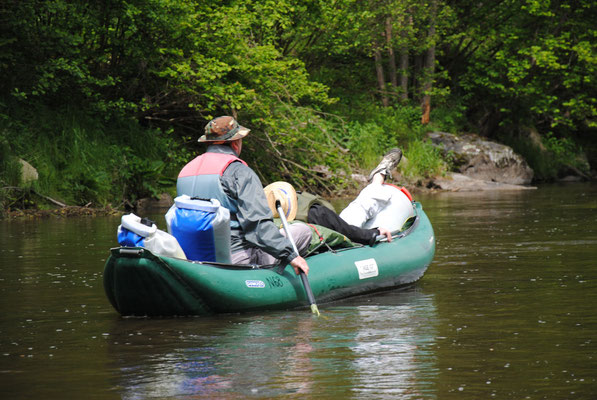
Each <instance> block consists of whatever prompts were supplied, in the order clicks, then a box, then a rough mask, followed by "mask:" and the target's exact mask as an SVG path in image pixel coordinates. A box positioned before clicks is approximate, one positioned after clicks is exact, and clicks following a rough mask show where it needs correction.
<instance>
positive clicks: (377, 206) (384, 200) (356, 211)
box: [340, 183, 392, 228]
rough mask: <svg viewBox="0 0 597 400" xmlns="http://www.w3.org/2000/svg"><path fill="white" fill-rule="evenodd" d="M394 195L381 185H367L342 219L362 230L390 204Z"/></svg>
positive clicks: (348, 207)
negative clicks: (366, 223)
mask: <svg viewBox="0 0 597 400" xmlns="http://www.w3.org/2000/svg"><path fill="white" fill-rule="evenodd" d="M391 197H392V194H391V193H390V192H389V191H388V190H386V187H385V186H384V185H383V184H381V183H371V184H369V185H367V186H366V187H365V188H364V189H363V190H361V192H360V193H359V195H358V196H357V198H356V199H354V200H353V201H352V202H351V203H350V204H349V205H348V206H347V207H346V208H345V209H344V210H342V212H341V213H340V218H342V219H343V220H344V221H346V222H347V223H348V224H350V225H355V226H358V227H360V228H362V227H363V225H364V224H365V222H367V221H368V220H369V219H371V218H373V216H374V215H376V214H377V213H378V212H380V211H381V210H383V208H384V207H385V206H386V205H387V204H388V201H390V198H391Z"/></svg>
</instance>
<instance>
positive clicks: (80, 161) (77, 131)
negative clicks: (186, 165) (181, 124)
mask: <svg viewBox="0 0 597 400" xmlns="http://www.w3.org/2000/svg"><path fill="white" fill-rule="evenodd" d="M54 111H55V110H48V109H45V108H43V107H38V108H37V112H36V113H35V114H34V115H33V114H29V113H26V114H23V115H20V117H21V119H22V120H26V121H27V123H21V124H19V125H18V129H16V127H15V126H13V127H8V128H5V130H4V131H5V132H6V134H7V139H8V140H10V142H11V143H12V144H13V148H14V151H15V153H16V154H18V155H19V156H21V157H22V158H24V159H26V160H28V161H29V162H30V163H31V164H32V165H33V166H34V167H35V168H36V169H37V170H38V173H39V180H38V181H37V182H36V183H35V188H36V190H38V191H39V192H40V193H42V194H44V195H46V196H50V197H52V198H56V199H58V200H60V201H61V202H63V203H65V204H70V205H86V204H88V203H92V204H94V205H95V206H101V205H106V204H107V203H110V202H113V201H115V200H116V201H119V202H120V203H121V204H122V203H127V202H128V203H132V202H134V201H135V200H137V199H139V198H142V197H147V196H152V195H157V194H159V193H161V192H162V191H164V190H165V189H166V188H170V187H171V186H172V185H173V182H174V181H173V178H172V177H173V176H175V173H176V172H175V171H177V170H178V169H179V168H180V166H181V160H180V159H179V158H178V157H171V155H173V154H175V149H176V146H175V143H174V142H173V141H172V139H171V138H170V137H169V136H167V135H165V134H163V133H161V132H160V131H158V130H149V129H146V128H142V127H140V126H139V125H138V124H137V123H135V122H134V121H130V120H129V121H118V120H112V121H111V123H110V124H109V125H104V124H103V122H102V121H101V120H99V121H98V120H97V119H93V118H90V117H89V116H87V115H85V114H82V113H80V112H78V111H77V112H75V111H72V109H69V108H64V109H61V110H60V112H59V113H55V112H54ZM183 154H185V155H186V153H183Z"/></svg>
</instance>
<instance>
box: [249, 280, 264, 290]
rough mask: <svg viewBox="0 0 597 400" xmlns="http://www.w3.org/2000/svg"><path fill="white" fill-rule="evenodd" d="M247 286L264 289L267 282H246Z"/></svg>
mask: <svg viewBox="0 0 597 400" xmlns="http://www.w3.org/2000/svg"><path fill="white" fill-rule="evenodd" d="M245 285H247V287H248V288H264V287H265V282H263V281H257V280H246V281H245Z"/></svg>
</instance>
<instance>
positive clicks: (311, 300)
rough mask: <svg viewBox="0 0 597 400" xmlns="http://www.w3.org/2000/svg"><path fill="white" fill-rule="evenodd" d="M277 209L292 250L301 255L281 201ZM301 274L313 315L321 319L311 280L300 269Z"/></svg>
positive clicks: (278, 202) (277, 204) (277, 202)
mask: <svg viewBox="0 0 597 400" xmlns="http://www.w3.org/2000/svg"><path fill="white" fill-rule="evenodd" d="M276 208H277V209H278V215H279V216H280V219H281V220H282V225H284V230H285V231H286V237H287V238H288V240H290V243H292V248H293V249H294V251H295V252H296V254H299V252H298V249H297V248H296V244H295V243H294V239H293V238H292V235H291V234H290V228H289V227H288V222H287V221H286V214H285V213H284V209H283V208H282V205H281V204H280V201H279V200H276ZM299 274H300V277H301V280H302V281H303V286H304V287H305V292H307V299H309V304H310V305H311V312H312V313H313V314H317V316H318V317H319V315H320V314H319V309H318V308H317V304H316V303H315V296H313V291H312V290H311V285H309V279H307V274H305V271H303V270H302V269H300V268H299Z"/></svg>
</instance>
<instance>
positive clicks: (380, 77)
mask: <svg viewBox="0 0 597 400" xmlns="http://www.w3.org/2000/svg"><path fill="white" fill-rule="evenodd" d="M374 57H375V72H376V73H377V85H378V86H379V91H380V93H381V104H383V106H384V107H388V106H389V105H390V102H389V101H388V94H387V92H386V83H385V82H386V80H385V78H384V73H383V65H382V62H381V51H380V50H379V46H376V47H375V52H374Z"/></svg>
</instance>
